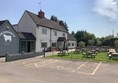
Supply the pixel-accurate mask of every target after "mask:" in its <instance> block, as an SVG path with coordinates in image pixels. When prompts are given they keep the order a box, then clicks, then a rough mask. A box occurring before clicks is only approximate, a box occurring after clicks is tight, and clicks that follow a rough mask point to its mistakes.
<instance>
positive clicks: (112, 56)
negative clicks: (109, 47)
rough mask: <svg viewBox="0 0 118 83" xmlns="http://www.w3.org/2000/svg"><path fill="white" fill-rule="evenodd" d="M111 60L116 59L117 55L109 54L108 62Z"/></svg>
mask: <svg viewBox="0 0 118 83" xmlns="http://www.w3.org/2000/svg"><path fill="white" fill-rule="evenodd" d="M111 59H118V53H111V54H109V60H111Z"/></svg>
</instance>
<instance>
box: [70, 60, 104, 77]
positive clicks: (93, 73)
mask: <svg viewBox="0 0 118 83" xmlns="http://www.w3.org/2000/svg"><path fill="white" fill-rule="evenodd" d="M87 63H88V62H85V63H83V64H82V65H80V66H79V67H77V69H75V70H73V71H72V72H75V71H76V70H79V69H81V68H82V67H84V66H85V65H86V64H87ZM101 64H102V62H100V63H99V64H98V65H97V66H96V68H95V69H94V71H93V72H92V73H85V72H78V73H80V74H84V75H95V73H96V71H97V70H98V69H99V67H100V66H101Z"/></svg>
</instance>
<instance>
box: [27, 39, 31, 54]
mask: <svg viewBox="0 0 118 83" xmlns="http://www.w3.org/2000/svg"><path fill="white" fill-rule="evenodd" d="M30 47H31V45H30V41H28V42H27V52H31V49H30Z"/></svg>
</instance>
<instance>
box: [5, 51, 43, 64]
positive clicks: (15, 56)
mask: <svg viewBox="0 0 118 83" xmlns="http://www.w3.org/2000/svg"><path fill="white" fill-rule="evenodd" d="M41 55H44V52H38V53H21V54H6V56H5V57H6V58H5V61H6V62H9V61H15V60H20V59H26V58H31V57H36V56H41Z"/></svg>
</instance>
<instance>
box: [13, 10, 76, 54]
mask: <svg viewBox="0 0 118 83" xmlns="http://www.w3.org/2000/svg"><path fill="white" fill-rule="evenodd" d="M14 28H15V30H17V31H18V32H29V33H32V34H33V35H34V36H35V37H36V44H35V50H36V52H40V51H42V50H43V49H44V46H45V47H46V48H48V47H63V43H59V42H58V41H59V40H60V39H61V40H62V39H66V40H67V39H68V31H67V30H66V29H65V28H64V27H63V26H61V25H60V24H59V23H58V22H54V21H52V20H49V19H47V18H45V13H44V12H43V11H40V12H38V14H34V13H31V12H29V11H25V12H24V14H23V15H22V17H21V19H20V21H19V23H18V25H15V27H14ZM57 42H58V43H57ZM69 42H70V40H69ZM72 43H74V44H73V45H72V46H71V48H75V47H76V41H75V40H73V41H72ZM29 47H30V46H29Z"/></svg>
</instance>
